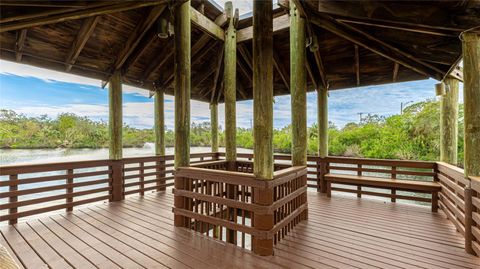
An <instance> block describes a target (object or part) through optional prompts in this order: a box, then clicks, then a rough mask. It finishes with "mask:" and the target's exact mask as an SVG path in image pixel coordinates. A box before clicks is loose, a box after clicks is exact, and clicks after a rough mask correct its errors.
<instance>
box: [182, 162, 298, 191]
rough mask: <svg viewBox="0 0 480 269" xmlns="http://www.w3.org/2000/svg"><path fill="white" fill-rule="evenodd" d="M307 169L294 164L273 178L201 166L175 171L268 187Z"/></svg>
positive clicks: (228, 181)
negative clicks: (265, 178) (267, 178)
mask: <svg viewBox="0 0 480 269" xmlns="http://www.w3.org/2000/svg"><path fill="white" fill-rule="evenodd" d="M306 173H307V169H306V167H305V166H294V167H289V168H286V169H282V170H279V171H276V172H275V173H274V178H273V179H272V180H261V179H257V178H256V177H255V175H254V174H250V173H243V172H236V171H224V170H213V169H208V168H199V167H192V166H190V167H179V168H178V169H177V171H176V172H175V175H176V176H179V177H188V178H196V179H204V180H209V181H216V182H226V183H229V184H237V185H245V186H249V187H256V188H268V187H272V186H277V185H279V184H282V182H283V181H285V180H289V179H290V178H293V177H298V176H302V175H305V174H306Z"/></svg>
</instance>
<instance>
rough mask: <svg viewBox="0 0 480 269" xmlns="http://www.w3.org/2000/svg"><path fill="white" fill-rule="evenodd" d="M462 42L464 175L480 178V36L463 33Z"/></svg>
mask: <svg viewBox="0 0 480 269" xmlns="http://www.w3.org/2000/svg"><path fill="white" fill-rule="evenodd" d="M462 40H463V42H462V43H463V46H462V48H463V77H464V80H463V106H464V125H465V142H464V147H465V165H464V167H465V175H466V176H480V150H479V149H480V65H479V64H478V63H479V62H480V34H478V33H465V34H463V35H462Z"/></svg>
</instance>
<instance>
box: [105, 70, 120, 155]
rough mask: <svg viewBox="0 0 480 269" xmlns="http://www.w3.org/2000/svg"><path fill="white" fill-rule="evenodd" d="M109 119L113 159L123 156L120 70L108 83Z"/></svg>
mask: <svg viewBox="0 0 480 269" xmlns="http://www.w3.org/2000/svg"><path fill="white" fill-rule="evenodd" d="M108 102H109V108H110V109H109V121H108V130H109V138H110V146H109V157H110V159H112V160H119V159H121V158H122V148H123V144H122V129H123V113H122V110H123V107H122V78H121V74H120V72H116V73H115V74H114V75H113V76H112V78H111V80H110V83H109V85H108Z"/></svg>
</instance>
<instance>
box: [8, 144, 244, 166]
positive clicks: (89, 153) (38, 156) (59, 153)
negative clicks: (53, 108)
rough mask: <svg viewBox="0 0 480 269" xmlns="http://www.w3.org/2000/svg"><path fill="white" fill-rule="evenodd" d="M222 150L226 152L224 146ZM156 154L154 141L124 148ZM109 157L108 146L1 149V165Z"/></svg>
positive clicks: (132, 153)
mask: <svg viewBox="0 0 480 269" xmlns="http://www.w3.org/2000/svg"><path fill="white" fill-rule="evenodd" d="M220 151H222V152H225V149H224V148H220ZM165 152H166V154H167V155H170V154H172V155H173V153H174V152H173V147H171V148H166V149H165ZM190 152H191V153H204V152H211V148H210V147H191V148H190ZM237 152H239V153H251V152H252V150H250V149H242V148H239V149H237ZM153 155H155V147H154V144H153V143H145V145H144V146H143V147H142V148H124V149H123V156H124V157H126V158H128V157H143V156H153ZM102 159H108V148H103V149H0V165H18V164H38V163H55V162H71V161H88V160H102Z"/></svg>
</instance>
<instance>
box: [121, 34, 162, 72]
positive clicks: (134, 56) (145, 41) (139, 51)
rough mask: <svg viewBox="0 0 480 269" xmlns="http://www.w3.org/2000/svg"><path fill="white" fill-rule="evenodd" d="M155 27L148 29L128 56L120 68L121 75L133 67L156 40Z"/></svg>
mask: <svg viewBox="0 0 480 269" xmlns="http://www.w3.org/2000/svg"><path fill="white" fill-rule="evenodd" d="M156 32H157V31H156V29H155V27H152V28H150V30H148V32H147V33H146V34H145V36H144V37H143V38H142V40H141V41H140V43H139V44H138V45H137V48H136V49H135V50H134V51H133V52H132V53H131V54H130V56H129V57H128V59H127V60H126V61H125V63H124V64H123V66H122V74H124V76H125V74H126V73H127V72H128V70H129V69H130V67H131V66H133V65H134V64H135V63H136V62H137V61H138V59H140V57H141V56H142V55H143V54H144V53H145V51H147V49H148V47H149V46H150V45H151V44H152V43H153V41H154V40H155V39H156V38H158V36H157V33H156Z"/></svg>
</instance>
